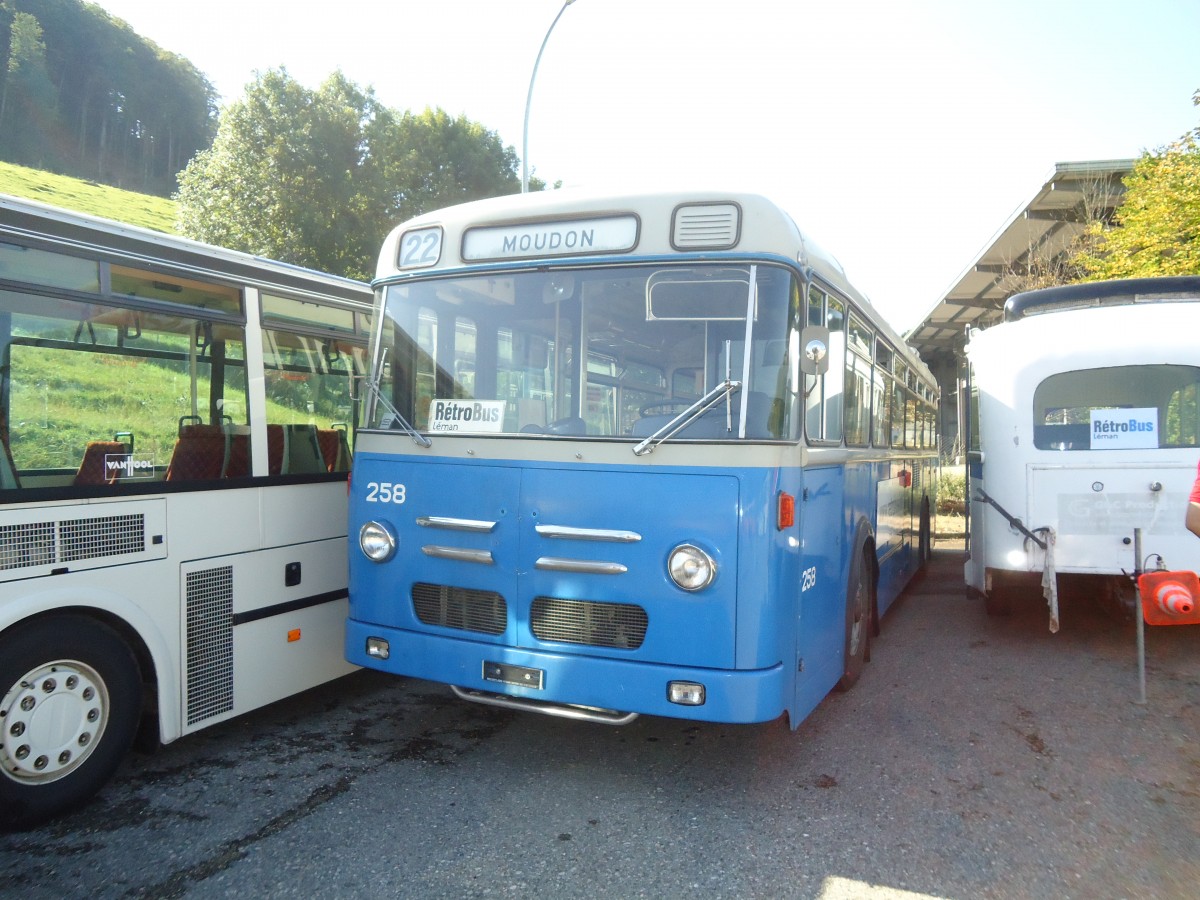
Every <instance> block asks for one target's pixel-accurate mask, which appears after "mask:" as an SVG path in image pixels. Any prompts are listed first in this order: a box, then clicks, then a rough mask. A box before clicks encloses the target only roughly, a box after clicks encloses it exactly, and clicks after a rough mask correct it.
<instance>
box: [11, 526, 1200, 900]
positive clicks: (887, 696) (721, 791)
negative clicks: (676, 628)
mask: <svg viewBox="0 0 1200 900" xmlns="http://www.w3.org/2000/svg"><path fill="white" fill-rule="evenodd" d="M1061 616H1062V629H1061V630H1060V631H1059V632H1058V633H1057V634H1051V633H1050V632H1049V630H1048V628H1047V622H1046V615H1045V608H1044V605H1043V604H1042V603H1041V602H1040V600H1039V599H1038V598H1031V600H1030V602H1029V604H1028V605H1026V606H1023V607H1021V608H1018V609H1017V610H1016V611H1015V612H1014V614H1013V615H1012V616H1009V617H1005V618H990V617H988V616H987V615H986V613H985V612H984V610H983V608H982V603H981V602H977V601H970V600H967V599H966V598H965V597H964V592H963V584H962V552H961V550H958V549H955V548H954V547H953V546H950V547H947V546H945V545H942V546H940V547H939V549H938V550H937V551H936V553H935V556H934V561H933V563H932V565H931V567H930V570H929V572H928V573H927V574H926V576H925V577H924V578H923V579H922V580H921V581H919V582H918V583H916V584H914V585H913V586H912V587H911V588H910V589H909V591H908V592H907V593H906V595H905V597H904V598H903V599H902V600H901V601H900V602H899V603H898V604H897V605H896V607H894V608H893V610H892V611H890V612H889V614H888V615H887V616H886V617H885V619H884V622H883V633H882V635H881V637H880V638H879V639H878V640H877V641H876V643H875V644H874V646H873V650H872V661H871V662H870V664H869V665H868V666H867V668H866V671H865V673H864V675H863V677H862V679H861V680H860V681H859V683H858V685H857V686H856V687H855V688H854V689H853V690H852V691H850V692H849V693H846V694H832V695H830V696H829V697H828V698H827V699H826V700H825V701H824V702H823V703H822V704H821V705H820V706H819V707H818V708H817V710H816V711H815V712H814V713H813V714H812V715H811V716H810V717H809V718H808V719H807V720H806V721H805V722H804V723H803V724H802V725H801V727H800V728H799V729H798V730H797V731H795V732H791V731H789V730H788V729H787V728H786V727H784V726H783V724H782V723H779V722H776V723H769V724H766V725H759V726H721V725H701V724H696V723H691V722H686V721H677V720H671V719H660V718H642V719H639V720H637V721H635V722H634V723H632V724H631V725H628V726H624V727H620V728H612V727H606V726H598V725H589V724H585V723H576V722H568V721H564V720H558V719H551V718H547V717H544V716H537V715H532V714H528V713H514V712H508V711H501V710H492V709H487V708H484V707H479V706H475V705H471V704H466V703H463V702H461V701H457V700H455V699H454V698H453V697H452V696H450V694H449V692H448V691H447V690H446V689H445V688H443V687H442V686H440V685H435V684H431V683H428V682H421V681H413V680H407V679H394V678H388V677H385V676H381V675H377V674H375V673H366V672H361V673H357V674H355V675H352V676H349V677H348V678H345V679H342V680H341V681H339V682H335V683H334V684H331V685H326V686H324V687H322V688H319V689H316V690H314V691H310V692H308V693H306V694H304V695H302V696H300V697H296V698H292V699H290V700H287V701H284V702H282V703H279V704H275V705H274V706H272V707H269V708H268V709H266V710H262V711H260V712H258V713H255V714H253V715H249V716H245V717H242V718H240V719H237V720H234V721H231V722H228V723H224V724H222V725H219V726H216V727H214V728H211V729H208V730H207V731H204V732H201V733H200V734H197V735H194V736H191V737H189V738H185V739H183V740H181V741H178V742H176V743H174V744H172V745H170V746H168V747H165V748H163V749H161V750H160V751H158V752H157V753H155V754H153V755H143V754H134V755H133V756H131V758H130V760H129V761H128V762H127V764H126V765H125V766H124V767H123V768H122V769H121V771H120V772H119V774H118V776H117V777H116V778H115V779H114V781H113V782H112V783H111V784H110V785H109V786H108V788H106V789H105V791H104V792H103V793H102V794H101V795H100V796H99V797H98V798H97V799H96V800H95V801H93V802H92V803H90V804H89V805H88V806H86V807H85V808H83V809H81V810H79V811H78V812H75V813H72V814H70V815H68V816H65V817H63V818H61V819H59V820H58V821H56V822H54V823H51V824H50V825H47V826H44V827H42V828H40V829H37V830H34V831H31V832H27V833H24V834H10V835H3V836H0V896H3V897H10V896H11V897H21V898H62V897H114V898H116V897H156V898H157V897H184V896H187V897H235V896H238V897H242V896H253V897H302V896H303V897H580V898H583V897H587V898H594V897H684V896H687V897H738V898H742V897H798V898H823V900H832V898H843V897H872V898H879V897H908V896H912V895H919V896H933V897H943V898H955V900H967V898H975V897H985V898H1026V897H1031V898H1060V897H1077V898H1108V897H1112V898H1119V897H1131V898H1194V897H1197V896H1200V852H1198V851H1200V826H1198V823H1200V744H1198V738H1200V665H1198V663H1200V629H1197V628H1194V627H1176V628H1156V629H1150V630H1149V631H1148V633H1147V636H1146V644H1147V702H1146V703H1145V704H1144V705H1142V704H1139V703H1138V702H1137V700H1138V678H1137V654H1136V642H1135V628H1134V624H1133V623H1132V622H1130V621H1122V620H1119V619H1114V618H1111V617H1109V616H1108V615H1107V614H1106V613H1104V612H1103V611H1101V610H1100V609H1099V608H1098V607H1097V606H1096V604H1095V603H1093V602H1092V601H1091V598H1087V597H1079V596H1071V595H1069V594H1068V595H1067V596H1064V598H1063V600H1062V610H1061Z"/></svg>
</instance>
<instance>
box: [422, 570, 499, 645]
mask: <svg viewBox="0 0 1200 900" xmlns="http://www.w3.org/2000/svg"><path fill="white" fill-rule="evenodd" d="M412 602H413V612H415V613H416V614H417V618H418V619H420V620H421V621H422V622H423V623H424V624H426V625H440V626H441V627H442V628H458V629H460V630H462V631H477V632H480V633H481V634H503V633H504V631H505V629H507V628H508V604H506V603H505V602H504V598H503V597H501V596H500V595H499V594H497V593H496V592H495V591H479V590H474V589H472V588H460V587H450V586H448V585H445V584H425V583H423V582H418V583H417V584H414V585H413V589H412Z"/></svg>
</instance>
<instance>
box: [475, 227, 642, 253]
mask: <svg viewBox="0 0 1200 900" xmlns="http://www.w3.org/2000/svg"><path fill="white" fill-rule="evenodd" d="M637 238H638V220H637V216H606V217H604V218H601V219H574V220H571V221H559V222H531V223H522V224H518V225H496V226H489V227H486V228H471V229H468V230H467V232H466V234H464V235H463V247H462V256H463V259H464V260H470V261H480V260H493V259H527V258H530V257H539V258H540V257H545V256H578V255H579V254H588V253H625V252H628V251H630V250H632V249H633V248H634V247H636V246H637Z"/></svg>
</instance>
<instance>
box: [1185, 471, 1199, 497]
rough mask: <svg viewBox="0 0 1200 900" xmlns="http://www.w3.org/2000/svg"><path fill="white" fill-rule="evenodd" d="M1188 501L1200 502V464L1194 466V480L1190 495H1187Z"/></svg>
mask: <svg viewBox="0 0 1200 900" xmlns="http://www.w3.org/2000/svg"><path fill="white" fill-rule="evenodd" d="M1188 502H1189V503H1200V465H1197V466H1196V482H1195V484H1193V485H1192V495H1191V496H1190V497H1188Z"/></svg>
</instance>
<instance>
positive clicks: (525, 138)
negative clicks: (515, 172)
mask: <svg viewBox="0 0 1200 900" xmlns="http://www.w3.org/2000/svg"><path fill="white" fill-rule="evenodd" d="M574 2H575V0H566V2H565V3H563V5H562V9H560V10H559V11H558V15H557V16H555V17H554V21H553V22H551V23H550V27H549V28H547V29H546V36H545V37H544V38H542V46H541V47H540V48H539V49H538V54H537V59H535V60H534V61H533V74H531V75H530V76H529V93H528V94H527V95H526V97H525V130H524V131H522V132H521V193H522V194H527V193H529V105H530V104H531V103H532V102H533V83H534V81H536V80H537V70H538V63H540V62H541V61H542V52H543V51H544V50H545V49H546V42H547V41H549V40H550V33H551V32H552V31H554V26H555V25H557V24H558V20H559V19H561V18H562V14H563V13H565V12H566V11H567V7H568V6H570V5H571V4H572V3H574Z"/></svg>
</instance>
